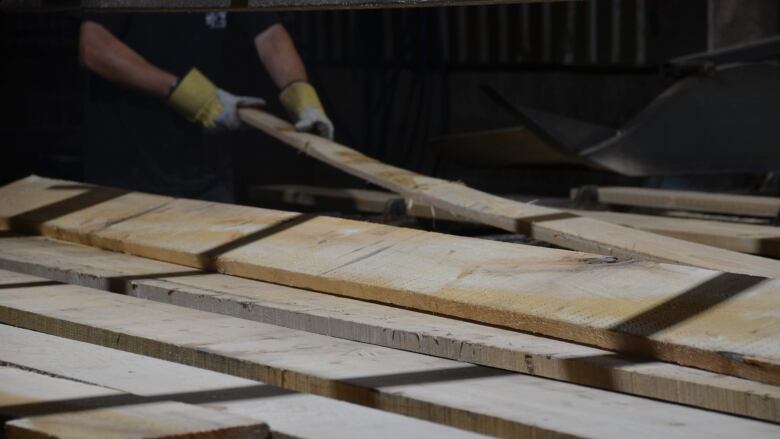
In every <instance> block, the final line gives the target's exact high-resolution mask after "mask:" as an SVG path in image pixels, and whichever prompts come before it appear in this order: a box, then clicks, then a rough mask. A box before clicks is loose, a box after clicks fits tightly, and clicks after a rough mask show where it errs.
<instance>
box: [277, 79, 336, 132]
mask: <svg viewBox="0 0 780 439" xmlns="http://www.w3.org/2000/svg"><path fill="white" fill-rule="evenodd" d="M279 101H281V102H282V105H283V106H284V108H285V109H287V112H288V113H290V116H291V117H292V118H293V120H294V121H295V129H296V130H298V131H309V132H313V133H315V134H317V135H320V136H322V137H326V138H328V139H331V140H333V123H332V122H331V121H330V119H328V116H326V115H325V110H324V109H323V108H322V103H321V102H320V98H319V97H318V96H317V91H316V90H314V87H312V85H311V84H309V83H308V82H306V81H297V82H293V83H292V84H290V85H288V86H287V87H285V88H284V90H282V92H281V93H280V94H279Z"/></svg>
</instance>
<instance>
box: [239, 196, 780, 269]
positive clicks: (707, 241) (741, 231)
mask: <svg viewBox="0 0 780 439" xmlns="http://www.w3.org/2000/svg"><path fill="white" fill-rule="evenodd" d="M251 194H252V197H253V199H254V200H257V202H259V203H260V204H261V205H262V204H263V202H264V201H265V202H267V203H277V204H278V203H280V202H282V203H285V204H291V205H298V206H307V207H309V206H314V205H316V206H318V207H322V206H324V207H325V208H326V209H346V210H356V211H359V212H371V213H393V209H394V206H395V205H396V204H398V203H402V205H403V203H404V199H403V197H401V196H400V195H396V194H392V193H389V192H380V191H373V190H366V189H339V188H322V187H316V186H304V185H270V186H256V187H253V188H252V189H251ZM399 210H400V211H401V212H404V213H405V214H407V215H410V216H414V217H419V218H431V219H434V220H448V221H464V220H463V219H462V218H458V217H455V216H453V215H449V214H447V212H443V211H436V210H435V209H432V208H430V207H428V206H424V205H421V204H412V205H410V206H406V207H405V208H404V207H402V208H401V209H399ZM563 210H564V211H566V212H571V213H574V214H577V215H580V216H584V217H590V218H595V219H598V220H600V221H606V222H609V223H614V224H620V225H622V226H626V227H631V228H633V229H639V230H644V231H647V232H652V233H658V234H660V235H666V236H671V237H673V238H679V239H684V240H686V241H693V242H698V243H700V244H704V245H710V246H713V247H720V248H725V249H727V250H733V251H738V252H742V253H751V254H758V255H764V256H774V257H778V256H780V227H775V226H767V225H757V224H741V223H733V222H722V221H712V220H702V219H689V218H675V217H667V216H658V215H641V214H635V213H622V212H604V211H594V210H574V209H563Z"/></svg>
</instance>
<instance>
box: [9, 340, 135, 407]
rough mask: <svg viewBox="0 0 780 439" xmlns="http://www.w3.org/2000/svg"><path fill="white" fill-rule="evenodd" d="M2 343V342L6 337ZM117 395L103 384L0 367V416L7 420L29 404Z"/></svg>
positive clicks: (60, 402) (62, 402)
mask: <svg viewBox="0 0 780 439" xmlns="http://www.w3.org/2000/svg"><path fill="white" fill-rule="evenodd" d="M3 342H4V343H3V344H5V340H3ZM119 394H121V393H120V392H117V391H116V390H112V389H108V388H105V387H98V386H90V385H87V384H83V383H78V382H75V381H70V380H64V379H60V378H56V377H50V376H45V375H40V374H36V373H33V372H29V371H25V370H21V369H18V368H14V367H8V366H0V415H1V416H2V418H3V419H6V420H7V419H14V418H17V417H19V415H24V414H26V413H29V407H30V406H31V405H32V404H38V403H59V404H66V403H67V401H74V400H81V399H85V398H102V397H114V396H116V395H119ZM66 407H67V405H66ZM25 409H27V410H25Z"/></svg>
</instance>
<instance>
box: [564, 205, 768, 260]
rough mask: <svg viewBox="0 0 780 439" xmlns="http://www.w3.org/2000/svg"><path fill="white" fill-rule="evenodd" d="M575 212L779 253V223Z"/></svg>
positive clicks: (762, 252) (667, 233) (716, 244)
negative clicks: (731, 221) (743, 222)
mask: <svg viewBox="0 0 780 439" xmlns="http://www.w3.org/2000/svg"><path fill="white" fill-rule="evenodd" d="M575 213H577V214H578V215H583V216H588V217H591V218H596V219H599V220H601V221H607V222H610V223H614V224H620V225H623V226H626V227H631V228H634V229H639V230H645V231H648V232H652V233H658V234H661V235H665V236H671V237H673V238H679V239H684V240H686V241H693V242H698V243H700V244H705V245H710V246H713V247H720V248H725V249H728V250H733V251H738V252H743V253H751V254H757V255H763V256H773V257H780V227H775V226H764V225H757V224H740V223H725V222H721V221H708V220H701V219H690V218H672V217H664V216H655V215H640V214H634V213H622V212H600V211H580V210H577V211H575Z"/></svg>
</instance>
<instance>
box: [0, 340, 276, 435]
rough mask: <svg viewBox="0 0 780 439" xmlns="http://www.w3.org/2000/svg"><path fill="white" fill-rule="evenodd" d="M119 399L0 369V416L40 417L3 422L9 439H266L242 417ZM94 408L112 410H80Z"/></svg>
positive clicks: (260, 427)
mask: <svg viewBox="0 0 780 439" xmlns="http://www.w3.org/2000/svg"><path fill="white" fill-rule="evenodd" d="M5 341H6V340H5V339H3V342H4V343H5ZM50 360H51V361H56V359H55V358H51V359H50ZM125 396H126V394H124V393H122V392H118V391H115V390H111V389H108V388H104V387H98V386H95V385H91V384H86V383H83V382H75V381H70V380H66V379H62V378H57V377H51V376H46V375H41V374H38V373H34V372H29V371H25V370H21V369H17V368H13V367H5V366H3V367H0V413H2V416H3V417H4V418H6V419H8V418H16V417H19V416H20V415H21V416H24V415H23V414H24V413H43V414H39V415H36V416H28V417H21V418H20V419H16V420H13V421H10V422H7V423H6V424H5V436H4V437H7V438H9V439H13V438H41V437H46V438H63V439H64V438H105V437H112V438H149V439H153V438H174V437H176V438H179V437H183V436H186V437H188V438H189V437H191V438H193V439H196V438H213V437H215V435H218V437H224V438H247V439H248V438H265V437H268V426H267V425H266V424H265V423H261V422H258V421H256V420H252V419H249V418H246V417H243V416H238V415H234V414H229V413H224V412H221V411H218V410H214V409H209V408H205V407H197V406H193V405H190V404H184V403H180V402H172V401H162V402H156V403H149V404H128V403H127V402H125V401H127V399H124V401H123V397H125ZM100 403H104V404H107V405H111V404H113V405H115V406H114V407H106V408H98V409H94V408H86V409H85V407H90V405H93V404H100ZM46 413H49V414H46Z"/></svg>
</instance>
